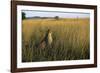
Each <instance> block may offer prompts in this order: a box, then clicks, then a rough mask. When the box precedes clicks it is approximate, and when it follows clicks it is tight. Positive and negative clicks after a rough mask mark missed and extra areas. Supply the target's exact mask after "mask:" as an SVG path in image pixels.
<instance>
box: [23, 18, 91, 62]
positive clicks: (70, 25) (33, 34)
mask: <svg viewBox="0 0 100 73" xmlns="http://www.w3.org/2000/svg"><path fill="white" fill-rule="evenodd" d="M48 29H50V30H51V31H52V34H53V35H52V37H53V43H52V47H46V48H44V49H41V48H36V47H35V46H36V44H37V43H39V42H40V41H41V39H43V37H44V36H45V33H46V31H47V30H48ZM89 30H90V26H89V19H88V18H84V19H81V18H79V19H70V18H69V19H68V18H66V19H59V20H55V19H26V20H23V22H22V62H35V61H56V60H80V59H89V58H90V57H89V56H90V55H89V54H90V51H89V48H90V42H89V41H90V38H89V37H90V35H89V34H90V33H89V32H90V31H89Z"/></svg>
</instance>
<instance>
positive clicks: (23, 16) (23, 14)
mask: <svg viewBox="0 0 100 73" xmlns="http://www.w3.org/2000/svg"><path fill="white" fill-rule="evenodd" d="M25 15H26V14H25V13H24V12H22V20H23V19H26V16H25Z"/></svg>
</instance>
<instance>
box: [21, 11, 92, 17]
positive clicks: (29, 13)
mask: <svg viewBox="0 0 100 73" xmlns="http://www.w3.org/2000/svg"><path fill="white" fill-rule="evenodd" d="M22 12H24V13H25V14H26V17H34V16H39V17H55V16H59V17H60V18H89V17H90V14H89V13H78V12H58V11H57V12H54V11H35V10H22Z"/></svg>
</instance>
